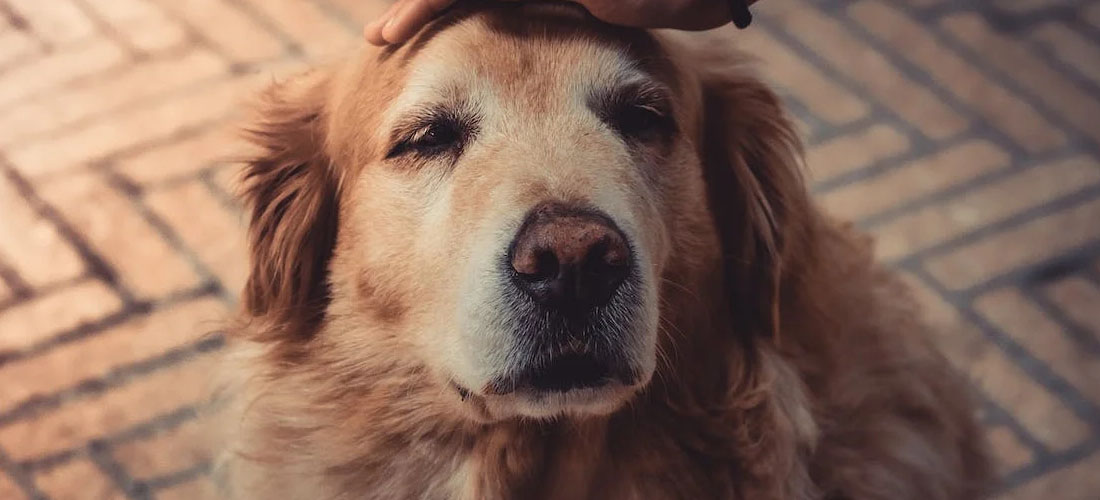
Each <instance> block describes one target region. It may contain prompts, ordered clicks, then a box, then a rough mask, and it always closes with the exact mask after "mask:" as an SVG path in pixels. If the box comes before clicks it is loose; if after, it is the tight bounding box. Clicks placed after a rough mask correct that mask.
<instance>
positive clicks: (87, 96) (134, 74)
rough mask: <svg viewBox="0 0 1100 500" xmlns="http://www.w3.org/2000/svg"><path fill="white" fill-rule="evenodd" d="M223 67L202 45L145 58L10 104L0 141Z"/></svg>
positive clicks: (20, 138) (1, 119) (0, 117)
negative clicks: (24, 101) (104, 73)
mask: <svg viewBox="0 0 1100 500" xmlns="http://www.w3.org/2000/svg"><path fill="white" fill-rule="evenodd" d="M224 69H225V63H224V62H223V61H221V60H220V59H219V58H218V57H217V56H216V55H215V54H213V53H211V52H210V51H207V50H204V49H196V50H191V51H188V52H186V53H184V54H181V55H177V56H173V57H172V58H168V59H147V60H145V61H143V62H141V63H139V64H136V65H133V66H130V67H128V68H126V69H125V70H122V71H119V72H117V73H114V74H111V75H105V77H104V78H100V79H98V80H96V81H92V82H89V83H88V84H85V85H80V86H76V87H72V88H67V89H63V90H60V91H57V92H51V93H50V95H49V96H46V97H42V98H40V99H35V100H31V101H29V102H26V103H21V104H19V105H17V106H14V107H12V108H10V109H9V110H7V111H5V112H4V113H3V114H0V129H2V130H5V131H6V133H5V134H4V136H3V137H0V144H9V145H10V144H19V143H22V142H25V141H26V138H27V137H31V136H35V135H40V134H42V133H43V132H46V131H50V130H56V129H58V128H63V127H66V126H69V125H71V124H73V123H74V122H78V121H80V120H83V119H87V118H89V117H92V116H94V115H97V114H102V113H104V112H107V111H109V110H112V109H114V108H117V107H119V106H123V105H125V104H128V103H132V102H135V101H139V100H143V99H149V98H152V97H156V96H160V95H163V94H165V93H168V92H171V91H173V90H178V89H180V88H181V87H184V86H186V85H189V84H194V83H195V82H197V81H200V80H204V79H208V78H211V77H214V76H215V75H217V74H219V73H221V72H222V71H224Z"/></svg>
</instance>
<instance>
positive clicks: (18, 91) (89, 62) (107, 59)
mask: <svg viewBox="0 0 1100 500" xmlns="http://www.w3.org/2000/svg"><path fill="white" fill-rule="evenodd" d="M39 3H41V4H42V5H47V4H46V3H44V2H39ZM49 5H52V4H49ZM124 58H125V53H124V52H123V51H122V49H121V48H120V47H119V46H118V44H116V43H114V42H112V41H111V40H108V39H106V38H95V39H93V40H90V41H87V42H84V43H81V44H79V45H75V46H72V47H66V48H65V49H64V50H61V51H59V52H55V53H52V54H50V55H48V56H45V57H41V58H38V59H34V60H32V61H29V62H27V63H24V64H20V65H18V66H15V67H14V68H12V69H11V70H10V71H6V72H4V73H3V74H0V106H6V105H7V104H9V103H11V102H13V101H16V100H19V99H21V98H24V97H26V96H28V95H31V94H34V93H44V91H46V90H48V89H51V88H53V87H56V86H57V85H60V84H63V83H65V82H67V81H70V80H73V79H75V78H79V77H82V76H86V75H90V74H94V73H98V72H101V71H104V70H106V69H108V68H111V67H113V66H116V65H118V64H119V63H121V62H122V61H123V60H124Z"/></svg>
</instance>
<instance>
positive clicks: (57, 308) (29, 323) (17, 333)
mask: <svg viewBox="0 0 1100 500" xmlns="http://www.w3.org/2000/svg"><path fill="white" fill-rule="evenodd" d="M121 308H122V301H120V300H119V298H118V297H117V296H115V294H114V292H112V291H111V289H110V288H108V287H107V286H106V285H104V284H103V283H102V282H100V281H85V282H83V283H78V284H76V285H73V286H70V287H65V288H62V289H60V290H54V291H51V292H49V293H47V294H45V295H39V296H37V297H34V298H32V299H30V300H27V301H26V302H23V303H21V304H19V305H17V306H14V307H12V308H10V309H8V310H6V311H4V312H3V313H2V314H0V352H5V351H19V350H23V349H26V348H28V347H31V346H33V345H35V344H38V343H39V342H42V341H44V340H46V339H49V338H50V337H52V336H54V335H56V334H59V333H62V332H65V331H69V330H72V329H74V328H76V327H78V326H80V325H81V324H86V323H90V322H94V321H96V320H98V319H102V318H104V317H106V316H108V315H110V314H112V313H116V312H118V311H119V310H120V309H121ZM2 372H3V369H2V368H0V373H2ZM18 383H19V381H18V379H15V381H14V382H11V379H9V383H7V384H5V386H6V387H11V386H12V385H14V384H18ZM4 390H5V387H0V393H3V392H4ZM0 399H2V398H0Z"/></svg>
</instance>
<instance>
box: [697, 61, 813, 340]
mask: <svg viewBox="0 0 1100 500" xmlns="http://www.w3.org/2000/svg"><path fill="white" fill-rule="evenodd" d="M727 63H728V64H725V65H722V66H717V67H715V66H711V67H709V68H706V69H704V70H703V71H702V74H701V75H700V79H701V84H702V88H703V115H704V122H703V132H702V133H703V135H704V140H703V143H702V148H703V151H702V159H703V162H704V175H705V178H706V183H707V188H708V191H709V192H708V197H709V202H710V208H711V213H712V214H713V216H714V219H715V224H716V226H717V230H718V234H719V237H720V240H721V245H722V257H723V265H724V269H725V280H726V289H727V292H726V293H727V296H728V297H729V299H730V301H731V306H732V312H733V314H734V315H735V318H734V319H735V320H736V321H737V323H738V324H743V325H746V326H747V327H748V328H749V329H751V330H752V333H756V334H760V335H764V336H766V337H769V338H773V339H775V338H777V336H778V335H779V330H780V294H781V293H782V290H783V283H784V279H785V278H786V277H787V276H788V273H789V271H790V264H791V263H792V262H791V257H792V254H793V253H794V252H793V251H794V250H795V249H796V247H797V246H798V245H799V241H800V239H801V238H800V236H801V235H802V234H803V232H804V231H805V229H806V225H807V223H808V221H807V218H808V216H809V213H810V212H809V210H810V201H809V195H808V194H807V192H806V188H805V184H804V181H803V177H802V149H801V143H800V141H799V139H798V135H797V132H796V131H795V128H794V126H793V124H792V123H791V121H790V120H789V119H788V118H787V116H786V114H785V112H784V110H783V107H782V105H781V103H780V100H779V97H778V96H777V95H776V94H775V93H774V92H772V91H771V90H770V89H769V88H768V87H767V86H766V85H765V84H764V83H763V82H761V81H760V80H758V79H757V78H756V77H754V76H753V75H752V74H751V72H748V71H746V69H745V68H744V67H743V66H742V65H741V64H739V63H737V62H736V61H734V62H732V63H729V62H728V61H727Z"/></svg>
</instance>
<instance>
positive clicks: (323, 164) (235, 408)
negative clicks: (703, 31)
mask: <svg viewBox="0 0 1100 500" xmlns="http://www.w3.org/2000/svg"><path fill="white" fill-rule="evenodd" d="M713 36H714V35H709V37H711V38H708V35H686V34H674V33H653V34H646V33H641V32H635V31H631V30H622V29H618V28H611V27H608V26H604V25H601V24H599V23H596V22H594V21H592V20H591V19H588V18H586V17H584V16H583V15H582V14H580V13H578V12H577V11H576V10H574V9H566V8H551V7H545V6H511V5H507V6H493V7H485V6H480V7H477V8H474V9H472V10H470V11H468V12H456V13H452V14H451V15H450V16H449V17H448V18H446V19H444V20H442V21H439V22H437V23H436V24H435V25H433V26H431V27H429V28H428V29H427V30H426V31H425V32H424V33H422V34H421V35H420V36H419V38H417V39H414V40H413V41H412V42H410V43H409V44H406V45H405V46H403V47H400V48H397V49H364V51H363V52H361V53H358V54H354V55H351V56H349V57H348V58H347V59H346V60H345V61H343V62H341V63H339V64H336V65H334V66H333V67H329V68H324V69H321V70H318V71H315V72H314V73H312V74H309V75H305V76H303V77H300V78H298V79H295V80H293V81H291V82H288V83H284V84H279V85H276V86H274V87H273V88H272V89H271V90H270V91H269V92H267V93H266V94H265V96H264V103H263V106H262V107H261V110H260V117H259V119H258V120H257V122H256V123H255V125H254V126H253V127H252V128H251V130H250V136H251V139H252V140H253V141H254V142H255V143H256V144H258V145H259V146H261V147H262V149H263V153H262V154H261V155H260V156H259V157H257V158H256V159H255V160H254V161H252V162H250V163H249V165H248V169H247V185H248V187H247V191H246V192H245V198H246V200H247V202H248V203H249V206H250V207H251V249H252V268H251V276H250V278H249V281H248V284H247V287H246V289H245V293H244V306H245V314H244V318H243V321H242V326H241V327H240V328H239V329H238V331H237V332H236V334H235V335H234V338H233V342H232V347H231V351H232V353H231V357H230V358H229V359H228V360H227V363H226V366H227V368H228V369H229V370H230V372H231V374H232V375H231V379H230V384H229V389H228V390H227V392H226V395H227V397H228V399H229V401H230V403H231V406H230V411H229V412H228V413H229V416H230V418H229V420H228V421H227V422H228V423H227V424H226V425H225V426H224V427H225V428H224V430H225V431H226V433H227V435H228V438H227V443H228V446H227V449H226V452H225V454H224V457H223V458H224V461H223V463H221V464H220V465H219V468H218V474H219V479H220V481H221V482H222V485H223V486H224V488H225V493H226V495H227V496H229V497H230V498H239V499H274V498H279V499H288V500H289V499H310V500H328V499H333V500H335V499H357V500H358V499H364V498H378V499H390V498H392V499H397V498H464V499H506V498H523V499H527V498H560V499H574V498H599V499H605V498H608V499H615V498H636V499H642V498H685V499H699V498H731V499H788V498H789V499H818V498H823V499H837V500H839V499H852V500H859V499H914V500H916V499H920V500H933V499H973V498H978V497H980V496H981V495H982V494H983V492H984V491H985V490H984V488H985V487H986V486H987V477H988V474H989V470H988V463H987V459H986V456H985V453H984V444H983V439H982V437H981V430H980V429H979V427H978V425H977V424H976V423H975V419H974V415H973V414H974V408H973V406H972V405H971V402H970V401H969V398H968V395H967V394H966V392H965V389H964V387H966V384H965V383H964V382H963V381H962V380H961V379H960V378H959V377H958V376H957V375H956V374H955V373H954V372H952V370H951V369H950V368H949V367H948V365H947V363H946V362H945V361H944V359H943V358H942V357H941V356H940V355H939V354H938V353H937V351H936V350H935V348H934V347H933V346H932V345H931V344H930V343H929V338H930V335H929V334H928V332H927V330H926V329H925V327H924V326H923V324H922V323H921V321H920V318H919V311H918V310H917V309H916V308H915V306H914V304H913V301H912V299H911V298H910V295H909V293H908V291H907V290H906V289H905V288H904V286H902V284H901V283H900V282H899V280H898V279H897V278H896V277H895V276H893V275H892V274H891V273H890V272H888V271H886V270H884V269H883V268H881V267H879V266H878V265H876V264H875V263H874V262H873V261H872V255H871V251H870V248H869V245H868V244H867V243H866V241H865V240H864V239H863V238H861V237H860V236H858V235H856V234H854V233H853V232H852V231H850V230H849V229H848V228H846V227H845V226H842V225H838V224H836V223H834V222H832V221H830V220H828V219H827V218H826V217H825V216H823V215H822V214H821V213H820V212H819V211H818V209H817V208H816V207H815V206H814V204H813V203H812V202H811V200H810V199H809V197H808V195H807V192H806V190H805V187H804V183H803V180H802V178H801V173H800V162H801V160H800V158H801V156H800V150H799V144H798V141H797V138H796V135H795V133H794V132H793V130H792V127H791V124H790V123H789V122H788V120H787V119H786V118H785V115H784V113H783V110H782V109H781V107H780V103H779V101H778V99H777V98H776V96H775V94H774V93H773V92H772V91H771V90H769V89H768V88H767V87H766V86H765V85H763V84H762V83H760V81H759V80H757V79H756V78H755V77H754V76H753V75H752V74H751V73H750V72H748V71H747V70H746V68H745V65H744V64H743V60H744V58H743V57H741V56H737V55H731V54H730V53H729V50H728V49H729V46H730V44H731V43H732V42H730V41H729V40H721V41H718V42H716V41H715V39H714V38H712V37H713ZM624 54H625V55H624ZM452 57H463V58H465V59H462V61H463V62H462V63H461V64H459V63H452V62H449V59H450V58H452ZM616 57H619V59H622V58H623V57H625V58H626V60H628V62H629V61H630V60H631V58H633V60H634V61H635V63H636V64H634V66H636V67H634V68H633V69H631V67H630V64H627V66H623V67H626V68H627V69H630V70H631V71H633V70H634V69H638V68H642V70H643V71H645V72H646V73H648V74H650V75H652V76H653V77H654V78H656V79H657V80H659V81H660V82H662V83H663V84H664V85H667V88H668V89H670V90H671V92H672V100H673V103H672V108H673V110H674V111H673V112H674V114H675V117H676V121H677V123H678V128H679V130H678V131H677V133H676V134H675V136H674V137H673V138H672V139H671V141H670V142H667V143H661V144H657V145H653V146H652V147H650V148H649V149H646V150H644V151H641V152H640V153H637V154H638V155H641V156H640V157H642V158H645V159H646V160H645V162H648V163H647V164H650V163H651V164H652V165H653V166H654V167H655V168H658V170H657V173H656V174H653V173H652V172H650V173H644V172H643V173H639V172H638V169H637V168H636V163H637V160H636V157H634V156H629V155H624V154H622V153H621V151H619V150H618V149H616V148H617V147H618V146H616V145H615V144H618V143H617V142H614V141H612V140H611V139H606V137H611V136H609V135H607V134H603V133H602V132H601V131H600V130H601V129H599V128H598V126H597V125H595V123H596V122H594V121H586V120H588V118H584V117H582V116H580V115H578V114H577V113H578V112H576V111H575V109H579V108H569V107H566V106H565V105H563V104H561V98H560V96H561V95H564V94H560V93H556V92H558V91H557V90H555V89H569V88H573V87H570V86H569V85H573V83H570V82H569V81H567V80H569V79H570V78H581V77H584V78H587V77H588V76H586V75H593V74H603V73H601V72H605V73H606V72H607V69H608V68H615V67H618V66H615V65H616V64H620V66H621V64H622V61H621V60H618V59H616ZM617 61H618V62H617ZM449 64H450V65H449ZM455 65H457V66H455ZM424 68H429V69H424ZM438 68H443V69H438ZM444 70H446V71H453V72H454V74H455V75H457V76H456V78H459V81H462V82H465V83H466V84H469V85H470V87H469V89H467V90H464V91H463V92H467V93H468V96H474V97H472V98H478V97H476V96H478V95H482V94H484V93H485V92H490V93H491V94H492V95H493V96H495V97H494V99H497V101H493V102H498V103H503V104H500V106H508V110H507V112H505V111H500V113H504V114H502V115H500V116H505V115H506V116H509V117H513V118H515V117H517V116H518V118H516V119H509V120H510V121H509V120H505V119H503V118H502V119H501V122H500V123H506V124H507V126H508V127H511V128H509V129H508V130H509V134H511V136H510V137H513V138H514V140H505V139H504V138H501V137H498V138H497V139H491V138H487V139H485V141H486V144H488V145H485V146H478V148H475V149H471V150H470V151H469V152H468V153H467V154H468V155H471V156H472V158H471V159H468V160H467V159H464V160H463V161H464V162H465V161H468V162H472V163H461V164H458V165H456V166H455V167H454V168H453V169H451V170H449V171H447V170H446V169H444V168H441V167H439V166H437V165H422V164H418V163H416V162H412V161H406V160H393V161H387V160H384V159H383V157H384V155H385V153H386V151H385V149H386V147H385V142H386V139H387V137H388V134H389V130H390V129H391V128H392V125H393V124H394V115H393V113H394V111H392V110H393V109H396V108H398V107H400V106H401V105H403V104H402V103H403V102H405V100H407V99H411V98H410V97H408V96H409V95H410V94H409V93H410V92H412V93H413V94H411V95H413V97H416V96H418V95H419V94H416V92H420V91H419V90H416V89H415V88H412V87H416V86H415V85H414V86H410V85H409V84H408V82H410V81H411V79H415V78H421V77H423V74H425V73H431V72H433V71H444ZM624 71H626V70H624ZM612 73H613V72H612ZM608 74H609V75H610V74H611V73H608ZM576 75H581V76H576ZM613 77H614V75H611V76H608V77H607V78H613ZM593 78H596V77H593ZM601 78H602V77H601ZM563 82H564V83H563ZM410 88H411V89H412V90H410ZM470 89H472V90H470ZM486 89H488V90H486ZM479 92H481V93H482V94H479ZM562 92H565V90H562ZM486 102H488V101H486ZM484 106H486V107H491V105H489V104H485V105H484ZM571 110H573V111H571ZM574 115H576V116H574ZM501 126H502V127H503V126H505V125H501ZM537 127H541V128H537ZM586 127H588V128H586ZM548 134H550V135H552V138H553V140H545V139H546V137H547V135H548ZM605 136H606V137H605ZM605 139H606V140H605ZM493 141H495V142H493ZM474 165H476V168H475V166H474ZM594 165H599V166H600V168H595V167H594ZM546 198H554V199H565V200H581V201H589V202H594V203H595V202H600V203H604V202H606V203H607V204H609V205H608V206H612V207H616V208H613V209H609V210H611V211H612V212H613V213H617V214H620V213H621V214H624V215H623V217H624V218H625V219H624V220H628V221H634V222H632V223H630V224H627V226H628V228H627V229H628V232H630V234H632V235H634V237H636V238H638V239H639V241H640V243H639V246H640V247H641V248H642V249H643V250H644V251H645V252H646V255H647V258H650V259H651V260H652V262H653V267H652V269H654V270H655V271H654V273H655V275H654V281H652V286H653V288H654V290H655V294H656V297H657V299H658V300H659V302H655V303H654V307H656V308H657V309H655V310H654V311H655V312H654V314H659V327H658V326H657V325H654V328H655V330H654V331H656V332H659V333H658V334H657V336H656V346H655V348H656V359H655V363H656V367H655V369H654V373H653V376H652V379H651V380H649V381H648V383H646V384H644V387H639V388H636V392H629V393H625V394H626V395H625V396H623V397H624V398H626V402H625V403H623V404H620V403H621V402H616V403H614V405H613V406H614V408H610V407H609V408H607V409H603V408H595V409H590V410H591V411H589V410H585V411H586V412H587V413H583V414H581V413H572V412H569V411H564V412H559V413H560V414H555V415H549V416H546V417H545V418H542V417H532V416H525V415H530V414H529V413H525V412H530V411H536V410H538V409H534V410H532V409H530V408H526V407H520V406H514V407H513V406H509V404H510V403H507V402H502V400H498V399H494V398H492V397H490V396H485V395H479V394H476V393H475V394H473V395H470V396H469V397H468V398H467V397H460V395H459V394H456V392H455V391H454V390H452V388H451V387H449V385H448V382H449V380H448V379H447V377H453V378H455V379H456V380H457V379H461V377H463V376H466V377H469V378H470V379H471V380H474V379H476V377H477V374H476V372H470V373H471V375H464V374H463V373H464V372H463V370H464V369H465V368H463V367H464V366H465V365H463V363H464V361H462V360H459V359H455V358H454V356H455V355H454V354H452V352H454V350H455V349H458V350H462V349H464V345H465V344H464V342H466V340H464V339H465V337H461V336H457V337H456V336H455V335H460V334H459V333H453V332H452V330H460V329H462V326H461V325H460V324H457V323H456V322H455V321H456V320H455V318H456V317H459V316H461V314H460V313H461V311H462V309H461V307H459V306H458V305H456V300H458V299H456V298H455V297H462V296H465V295H469V294H470V293H472V292H469V291H468V290H466V289H465V288H463V287H466V286H468V285H466V283H470V281H467V280H465V279H464V278H463V276H464V275H463V274H462V273H463V272H465V271H463V270H464V269H467V268H468V267H469V266H474V265H476V262H478V259H479V258H480V257H479V255H480V252H483V251H484V250H483V249H482V247H486V245H487V244H485V243H484V241H486V240H485V238H487V237H488V236H484V235H485V234H490V233H487V232H486V231H487V230H486V229H485V228H486V227H490V226H492V227H497V226H493V224H497V222H498V221H501V220H507V221H510V220H512V219H510V218H509V217H512V215H510V214H514V213H519V214H521V213H522V210H523V209H524V207H529V206H531V205H532V204H534V203H537V202H538V201H539V200H542V199H546ZM593 200H595V201H593ZM601 200H604V201H601ZM614 210H618V212H614ZM501 224H504V226H502V227H512V226H508V225H507V224H505V223H501ZM508 224H510V222H509V223H508ZM475 281H476V280H475ZM640 349H641V348H640ZM639 352H645V351H644V349H643V350H640V351H639ZM477 380H480V379H477ZM568 404H571V403H569V402H566V403H563V405H566V406H563V407H562V408H565V407H567V406H568ZM609 404H610V403H609ZM555 408H557V407H555ZM605 410H606V411H605ZM539 411H541V410H539ZM546 411H558V410H553V409H551V410H546Z"/></svg>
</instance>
